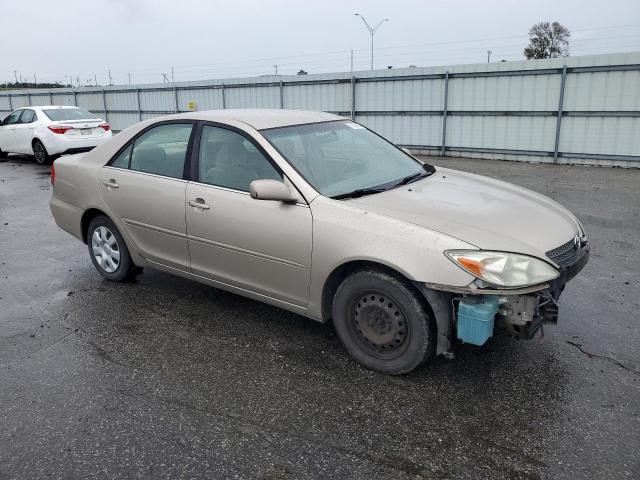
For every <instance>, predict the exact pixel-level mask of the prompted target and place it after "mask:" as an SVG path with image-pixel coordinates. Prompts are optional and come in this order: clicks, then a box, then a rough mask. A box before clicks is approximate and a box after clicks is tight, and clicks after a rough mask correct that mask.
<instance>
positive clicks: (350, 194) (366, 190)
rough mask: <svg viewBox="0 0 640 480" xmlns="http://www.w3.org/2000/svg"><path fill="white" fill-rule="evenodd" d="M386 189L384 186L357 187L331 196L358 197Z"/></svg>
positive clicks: (337, 198) (337, 197)
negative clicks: (351, 190)
mask: <svg viewBox="0 0 640 480" xmlns="http://www.w3.org/2000/svg"><path fill="white" fill-rule="evenodd" d="M385 191H387V189H386V188H380V187H376V188H358V189H356V190H354V191H353V192H348V193H341V194H339V195H334V196H333V197H331V198H333V199H334V200H340V199H342V198H358V197H363V196H365V195H371V194H373V193H380V192H385Z"/></svg>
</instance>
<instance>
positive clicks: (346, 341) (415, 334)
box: [332, 269, 437, 375]
mask: <svg viewBox="0 0 640 480" xmlns="http://www.w3.org/2000/svg"><path fill="white" fill-rule="evenodd" d="M424 302H425V301H424V299H422V298H421V297H420V294H419V293H418V292H416V291H414V289H413V288H412V287H411V285H410V284H409V283H408V282H406V281H404V280H402V279H400V278H396V277H395V276H393V275H391V274H389V273H386V272H384V271H381V270H375V269H365V270H358V271H356V272H354V273H352V274H351V275H349V276H348V277H347V278H346V279H345V280H344V281H343V282H342V283H341V284H340V286H339V287H338V290H337V292H336V295H335V297H334V300H333V308H332V310H333V323H334V326H335V329H336V332H337V334H338V337H339V338H340V340H341V341H342V344H343V345H344V347H345V349H346V350H347V352H349V354H350V355H351V356H352V357H353V358H354V359H355V360H356V361H357V362H358V363H360V364H361V365H362V366H364V367H366V368H368V369H370V370H374V371H376V372H379V373H385V374H389V375H401V374H403V373H409V372H411V371H412V370H414V369H415V368H416V367H418V366H419V365H421V364H422V363H423V362H425V361H426V360H427V359H429V358H431V357H432V356H433V355H434V353H435V347H436V341H437V339H436V324H435V321H434V319H433V318H432V317H431V315H430V314H429V312H428V310H427V307H426V306H425V303H424Z"/></svg>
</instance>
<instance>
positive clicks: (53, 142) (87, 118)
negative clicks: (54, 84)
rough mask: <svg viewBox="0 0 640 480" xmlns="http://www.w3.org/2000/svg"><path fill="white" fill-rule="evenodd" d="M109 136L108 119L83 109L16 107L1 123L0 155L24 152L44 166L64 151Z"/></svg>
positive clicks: (79, 148)
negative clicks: (105, 119)
mask: <svg viewBox="0 0 640 480" xmlns="http://www.w3.org/2000/svg"><path fill="white" fill-rule="evenodd" d="M112 135H113V134H112V133H111V126H110V125H109V124H108V123H107V122H105V121H104V120H103V119H101V118H98V117H96V116H95V115H94V114H92V113H89V112H87V111H86V110H85V109H84V108H79V107H69V106H56V105H47V106H42V107H25V108H19V109H18V110H15V111H13V112H11V113H10V114H9V115H7V117H6V118H5V119H4V120H2V122H0V157H4V156H6V154H7V153H23V154H26V155H33V156H35V158H36V162H38V163H39V164H41V165H43V164H47V163H50V162H51V161H52V160H53V159H54V158H55V157H57V156H59V155H62V154H65V153H80V152H86V151H89V150H91V149H92V148H94V147H96V146H97V145H99V144H100V143H102V142H104V141H105V140H107V139H109V138H111V136H112Z"/></svg>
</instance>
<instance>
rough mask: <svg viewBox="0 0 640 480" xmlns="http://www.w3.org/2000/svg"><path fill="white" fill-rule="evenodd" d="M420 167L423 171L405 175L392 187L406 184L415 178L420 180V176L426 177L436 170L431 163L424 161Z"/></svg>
mask: <svg viewBox="0 0 640 480" xmlns="http://www.w3.org/2000/svg"><path fill="white" fill-rule="evenodd" d="M422 168H423V169H424V172H418V173H414V174H412V175H407V176H406V177H404V178H403V179H402V180H400V181H399V182H398V183H396V184H395V185H394V187H400V186H402V185H407V184H408V183H411V182H415V181H416V180H420V179H422V178H427V177H429V176H431V175H433V173H434V172H435V171H436V170H435V169H434V168H433V167H432V166H431V165H428V164H426V163H424V164H422Z"/></svg>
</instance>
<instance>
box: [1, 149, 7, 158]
mask: <svg viewBox="0 0 640 480" xmlns="http://www.w3.org/2000/svg"><path fill="white" fill-rule="evenodd" d="M0 158H7V152H3V151H2V149H1V148H0Z"/></svg>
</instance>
